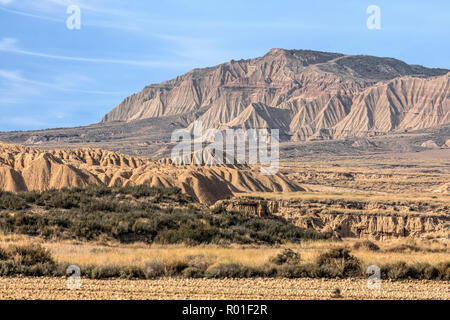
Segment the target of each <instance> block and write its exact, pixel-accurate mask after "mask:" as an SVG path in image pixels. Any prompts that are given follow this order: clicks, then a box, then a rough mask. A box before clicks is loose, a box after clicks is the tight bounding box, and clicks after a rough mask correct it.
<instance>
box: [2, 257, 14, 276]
mask: <svg viewBox="0 0 450 320" xmlns="http://www.w3.org/2000/svg"><path fill="white" fill-rule="evenodd" d="M16 273H18V270H17V267H16V265H15V264H14V262H13V261H11V260H7V261H0V276H2V277H7V276H12V275H15V274H16Z"/></svg>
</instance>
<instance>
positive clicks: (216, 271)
mask: <svg viewBox="0 0 450 320" xmlns="http://www.w3.org/2000/svg"><path fill="white" fill-rule="evenodd" d="M244 274H245V270H244V267H243V266H242V265H240V264H237V263H221V264H217V265H212V266H210V267H209V268H208V269H207V270H206V272H205V276H206V277H207V278H215V279H220V278H242V277H243V275H244Z"/></svg>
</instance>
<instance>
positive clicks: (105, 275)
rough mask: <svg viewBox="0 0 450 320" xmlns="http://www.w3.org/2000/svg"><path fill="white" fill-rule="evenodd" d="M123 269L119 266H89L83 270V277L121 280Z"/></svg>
mask: <svg viewBox="0 0 450 320" xmlns="http://www.w3.org/2000/svg"><path fill="white" fill-rule="evenodd" d="M121 271H122V270H121V268H119V267H117V266H87V267H85V268H83V269H82V271H81V273H82V276H83V275H86V276H87V277H89V278H91V279H98V280H100V279H109V278H119V277H120V276H121Z"/></svg>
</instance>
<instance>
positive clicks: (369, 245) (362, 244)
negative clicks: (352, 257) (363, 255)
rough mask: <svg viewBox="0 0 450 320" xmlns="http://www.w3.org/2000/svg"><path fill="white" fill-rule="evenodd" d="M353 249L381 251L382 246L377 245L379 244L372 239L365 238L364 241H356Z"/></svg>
mask: <svg viewBox="0 0 450 320" xmlns="http://www.w3.org/2000/svg"><path fill="white" fill-rule="evenodd" d="M353 249H355V250H359V249H365V250H368V251H379V250H380V247H379V246H377V245H376V244H375V243H373V242H372V241H369V240H364V241H359V242H356V243H355V244H354V245H353Z"/></svg>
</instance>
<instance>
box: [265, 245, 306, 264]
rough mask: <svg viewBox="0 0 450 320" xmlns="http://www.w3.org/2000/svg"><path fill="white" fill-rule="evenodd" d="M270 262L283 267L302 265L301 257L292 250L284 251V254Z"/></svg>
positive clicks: (278, 255)
mask: <svg viewBox="0 0 450 320" xmlns="http://www.w3.org/2000/svg"><path fill="white" fill-rule="evenodd" d="M270 262H272V263H274V264H276V265H283V264H292V265H296V264H299V263H300V255H299V254H298V253H297V252H295V251H293V250H292V249H289V248H287V249H284V250H283V252H280V253H279V254H277V255H276V256H275V257H273V258H272V259H270Z"/></svg>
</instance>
